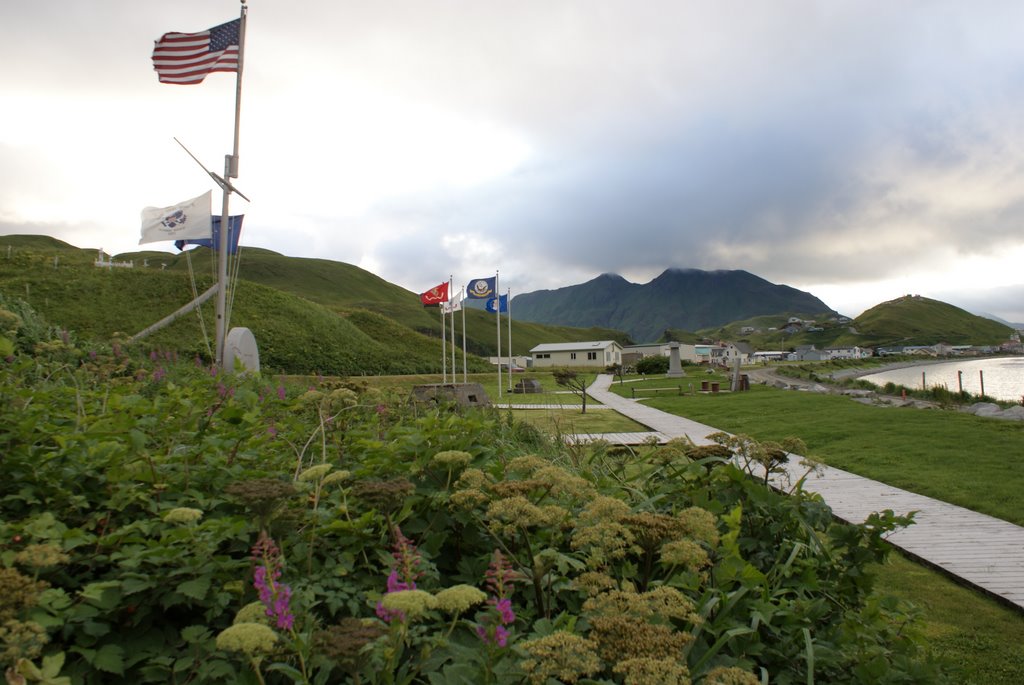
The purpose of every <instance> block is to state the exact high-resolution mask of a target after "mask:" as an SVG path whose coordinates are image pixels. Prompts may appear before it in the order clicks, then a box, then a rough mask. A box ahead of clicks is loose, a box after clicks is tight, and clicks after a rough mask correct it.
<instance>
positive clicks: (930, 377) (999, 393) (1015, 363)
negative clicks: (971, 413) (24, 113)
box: [861, 357, 1024, 402]
mask: <svg viewBox="0 0 1024 685" xmlns="http://www.w3.org/2000/svg"><path fill="white" fill-rule="evenodd" d="M957 371H960V372H962V378H963V389H964V390H966V391H967V392H969V393H971V394H972V395H980V394H981V377H980V375H979V372H984V377H985V394H986V395H988V396H989V397H994V398H996V399H999V400H1009V401H1011V402H1019V401H1020V399H1021V397H1022V396H1024V357H996V358H993V359H969V360H968V359H960V360H957V361H950V362H937V363H934V364H920V365H916V366H910V367H907V368H903V369H891V370H889V371H883V372H881V373H873V374H871V375H869V376H861V380H865V381H868V382H870V383H874V384H875V385H878V386H882V385H885V384H886V383H890V382H891V383H896V384H897V385H905V386H906V387H908V388H920V387H921V374H922V373H924V379H925V383H926V384H927V387H929V388H930V387H932V386H936V385H939V386H942V385H944V386H946V387H947V388H948V389H949V390H950V391H952V392H957V391H958V390H960V385H959V384H958V381H957Z"/></svg>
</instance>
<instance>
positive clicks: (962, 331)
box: [853, 295, 1013, 345]
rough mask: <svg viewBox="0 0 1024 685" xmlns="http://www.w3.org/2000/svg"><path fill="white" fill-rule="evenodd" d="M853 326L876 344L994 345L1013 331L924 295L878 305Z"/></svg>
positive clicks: (1005, 338) (859, 317)
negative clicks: (939, 343) (945, 343)
mask: <svg viewBox="0 0 1024 685" xmlns="http://www.w3.org/2000/svg"><path fill="white" fill-rule="evenodd" d="M853 325H854V327H855V328H856V329H857V332H858V333H859V335H860V336H862V337H863V338H865V339H869V340H872V341H873V343H872V344H873V345H931V344H934V343H937V342H947V343H949V344H951V345H966V344H973V345H993V344H998V343H1001V342H1005V341H1006V340H1007V338H1008V337H1009V336H1010V334H1011V333H1012V332H1013V329H1012V328H1010V327H1009V326H1005V325H1003V324H1001V323H999V322H997V321H992V320H991V319H986V318H985V317H982V316H975V315H974V314H971V313H969V312H966V311H964V310H963V309H960V308H959V307H954V306H953V305H951V304H947V303H945V302H939V301H938V300H931V299H928V298H927V297H921V296H920V295H907V296H905V297H900V298H897V299H895V300H890V301H889V302H883V303H882V304H879V305H875V306H874V307H872V308H871V309H869V310H867V311H866V312H864V313H863V314H861V315H860V316H858V317H857V318H856V319H854V321H853Z"/></svg>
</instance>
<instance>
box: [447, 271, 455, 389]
mask: <svg viewBox="0 0 1024 685" xmlns="http://www.w3.org/2000/svg"><path fill="white" fill-rule="evenodd" d="M451 294H452V276H451V274H449V275H448V295H449V298H448V301H449V302H452V303H453V304H452V305H451V306H450V307H449V309H451V311H450V312H448V313H449V314H450V315H451V317H452V321H451V324H452V383H454V382H455V347H456V344H455V304H454V300H455V298H454V297H452V296H451Z"/></svg>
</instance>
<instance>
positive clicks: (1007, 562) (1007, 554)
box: [587, 374, 1024, 610]
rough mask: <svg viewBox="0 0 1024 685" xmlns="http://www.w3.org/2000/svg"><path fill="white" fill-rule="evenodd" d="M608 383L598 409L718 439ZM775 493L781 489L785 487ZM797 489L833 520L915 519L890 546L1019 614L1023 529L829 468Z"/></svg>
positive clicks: (792, 474) (792, 475)
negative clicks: (888, 514)
mask: <svg viewBox="0 0 1024 685" xmlns="http://www.w3.org/2000/svg"><path fill="white" fill-rule="evenodd" d="M611 382H612V377H611V376H610V375H606V374H602V375H600V376H598V378H597V380H596V381H595V382H594V383H593V385H591V386H590V388H588V390H587V392H588V394H590V395H591V396H592V397H594V398H595V399H597V400H599V401H601V402H602V403H603V404H604V405H605V406H608V407H610V408H612V409H615V410H616V411H618V412H619V413H621V414H624V415H625V416H628V417H629V418H631V419H633V420H634V421H637V422H639V423H642V424H644V425H645V426H648V427H650V428H652V429H653V430H654V431H656V432H657V433H659V434H662V435H664V436H667V437H670V438H674V437H683V436H686V437H689V438H690V439H691V440H693V441H694V442H695V443H697V444H699V445H700V444H708V443H710V442H711V441H710V440H708V436H709V435H711V434H713V433H717V432H720V431H719V430H718V429H717V428H712V427H711V426H706V425H704V424H702V423H697V422H696V421H691V420H690V419H686V418H683V417H680V416H674V415H672V414H668V413H666V412H663V411H661V410H658V409H653V408H651V407H647V406H645V405H643V404H641V403H639V402H638V401H636V400H632V399H626V398H624V397H619V396H618V395H616V394H614V393H612V392H609V390H608V388H609V386H610V385H611ZM612 435H616V434H612ZM641 435H643V434H641ZM587 437H591V436H587ZM609 441H611V440H609ZM627 444H635V443H627ZM793 456H794V457H796V456H798V455H793ZM799 462H800V460H799V459H797V458H794V459H792V460H791V462H790V464H789V466H788V468H789V473H788V474H786V475H782V476H780V480H781V481H786V480H787V478H788V479H789V480H791V481H793V482H795V480H796V479H798V478H800V477H801V476H802V475H803V473H804V471H805V470H806V469H805V468H802V467H801V466H800V464H799ZM778 485H779V486H780V487H785V488H787V489H788V485H787V484H786V483H785V482H779V483H778ZM804 489H806V490H808V491H810V492H815V493H818V494H820V495H821V496H822V498H823V499H824V500H825V502H826V503H827V504H828V505H829V506H830V507H831V508H832V512H833V513H834V514H835V515H836V516H837V517H839V518H840V519H843V520H844V521H849V522H851V523H861V522H863V521H864V520H865V519H866V518H867V517H868V515H870V514H871V513H873V512H876V511H883V510H885V509H891V510H892V511H893V512H895V513H896V514H907V513H910V512H916V514H915V517H914V521H915V523H914V525H912V526H909V527H907V528H905V529H903V530H898V531H896V532H894V533H892V534H891V535H890V536H889V537H888V540H889V542H891V543H892V544H894V545H896V546H897V547H899V548H900V549H902V550H903V551H905V552H907V553H908V554H909V555H911V556H913V557H916V558H917V559H919V560H921V561H923V562H924V563H926V564H928V565H931V566H934V567H936V568H938V569H940V570H942V571H944V572H946V573H948V574H950V575H952V576H955V577H957V578H959V579H961V580H962V581H964V582H965V583H967V584H969V585H972V586H974V587H976V588H978V589H979V590H981V591H982V592H985V593H986V594H988V595H991V596H992V597H995V598H996V599H998V600H1000V601H1002V602H1003V603H1006V604H1009V605H1011V606H1014V607H1016V608H1018V609H1022V610H1024V528H1022V527H1020V526H1017V525H1014V524H1012V523H1008V522H1006V521H1003V520H1000V519H997V518H993V517H991V516H986V515H985V514H979V513H977V512H974V511H971V510H969V509H964V508H963V507H958V506H956V505H953V504H948V503H946V502H941V501H939V500H936V499H932V498H931V497H925V496H923V495H917V494H915V493H912V492H908V491H906V490H901V489H899V488H894V487H892V486H890V485H886V484H885V483H880V482H878V481H874V480H871V479H869V478H863V477H861V476H857V475H855V474H852V473H849V472H847V471H841V470H840V469H835V468H831V467H829V466H822V467H821V468H820V471H819V472H818V473H817V474H812V475H810V476H808V478H807V480H806V481H805V484H804Z"/></svg>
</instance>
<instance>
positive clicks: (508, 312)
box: [498, 288, 512, 392]
mask: <svg viewBox="0 0 1024 685" xmlns="http://www.w3.org/2000/svg"><path fill="white" fill-rule="evenodd" d="M506 290H507V291H508V294H507V295H506V296H505V303H506V304H505V306H506V309H505V319H506V320H507V321H508V391H509V392H512V288H507V289H506ZM498 309H501V297H500V296H499V297H498Z"/></svg>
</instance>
